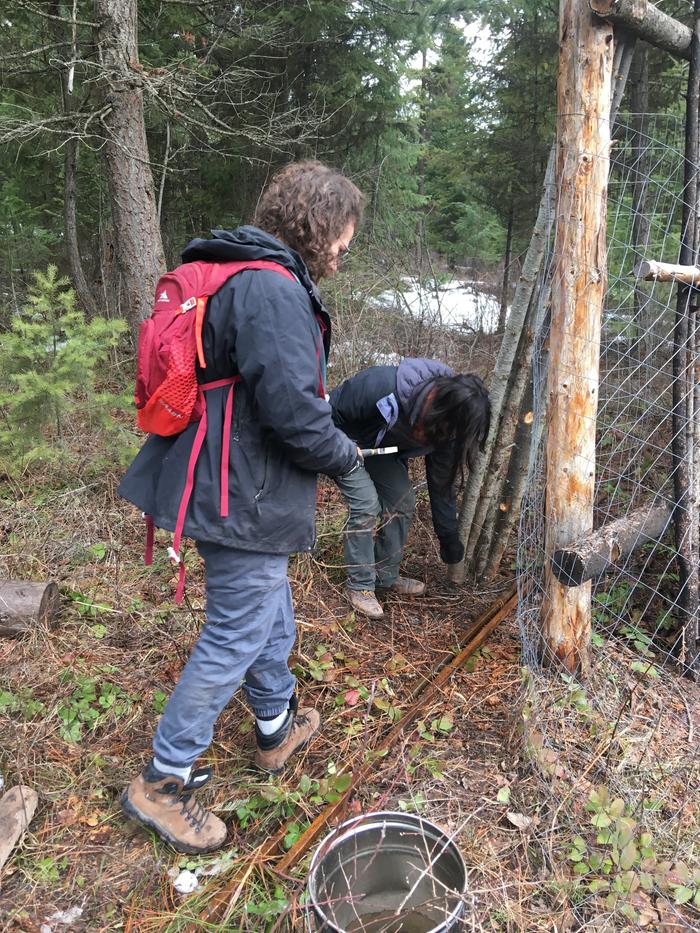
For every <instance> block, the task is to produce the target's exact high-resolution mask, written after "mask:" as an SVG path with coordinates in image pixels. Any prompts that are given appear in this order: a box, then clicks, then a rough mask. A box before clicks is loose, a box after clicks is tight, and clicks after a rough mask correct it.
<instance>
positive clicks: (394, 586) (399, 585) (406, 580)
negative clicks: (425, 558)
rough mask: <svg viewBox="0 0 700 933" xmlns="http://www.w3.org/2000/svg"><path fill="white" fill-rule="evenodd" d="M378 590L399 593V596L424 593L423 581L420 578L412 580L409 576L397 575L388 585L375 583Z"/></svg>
mask: <svg viewBox="0 0 700 933" xmlns="http://www.w3.org/2000/svg"><path fill="white" fill-rule="evenodd" d="M377 590H379V592H384V593H386V592H388V591H389V590H391V592H392V593H399V595H401V596H422V595H423V593H425V583H423V582H422V581H421V580H412V579H411V578H410V577H397V578H396V580H395V581H394V582H393V583H390V584H389V586H381V585H380V584H379V583H378V584H377Z"/></svg>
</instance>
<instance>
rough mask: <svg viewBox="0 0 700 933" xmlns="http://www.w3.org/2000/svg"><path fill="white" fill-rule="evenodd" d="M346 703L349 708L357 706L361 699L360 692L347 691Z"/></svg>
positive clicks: (345, 695)
mask: <svg viewBox="0 0 700 933" xmlns="http://www.w3.org/2000/svg"><path fill="white" fill-rule="evenodd" d="M344 698H345V703H346V705H347V706H357V704H358V702H359V699H360V691H359V690H346V691H345V694H344Z"/></svg>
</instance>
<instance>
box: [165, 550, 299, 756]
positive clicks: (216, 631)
mask: <svg viewBox="0 0 700 933" xmlns="http://www.w3.org/2000/svg"><path fill="white" fill-rule="evenodd" d="M197 547H198V549H199V553H200V554H201V555H202V557H203V558H204V569H205V574H206V590H207V620H206V623H205V624H204V626H203V628H202V631H201V633H200V636H199V640H198V641H197V643H196V644H195V646H194V648H193V649H192V653H191V654H190V657H189V660H188V662H187V664H186V665H185V667H184V670H183V671H182V674H181V675H180V680H179V681H178V683H177V686H176V687H175V690H174V691H173V694H172V696H171V697H170V699H169V700H168V703H167V705H166V707H165V710H164V712H163V715H162V717H161V719H160V722H159V723H158V728H157V730H156V734H155V737H154V739H153V751H154V753H155V756H156V758H158V760H159V761H161V762H163V763H164V764H169V765H172V766H174V767H187V766H188V765H191V764H192V763H193V762H194V761H195V759H196V758H198V757H199V756H200V755H201V754H202V752H204V751H205V750H206V749H207V748H208V747H209V745H210V744H211V740H212V736H213V732H214V723H215V722H216V720H217V719H218V717H219V715H220V713H221V711H222V710H223V708H224V707H225V706H226V704H227V703H228V702H229V700H230V699H231V697H232V696H233V694H234V693H235V692H236V690H238V688H239V687H240V686H241V685H242V686H243V690H244V692H245V694H246V697H247V699H248V702H249V704H250V706H251V707H252V708H253V711H254V712H255V713H256V714H257V715H258V716H267V717H270V716H277V715H279V714H280V713H283V712H284V711H285V710H286V709H287V707H288V706H289V699H290V697H291V696H292V694H293V693H294V685H295V683H296V679H295V677H294V675H293V674H292V673H291V671H290V670H289V666H288V663H287V662H288V659H289V654H290V652H291V650H292V646H293V645H294V638H295V634H296V633H295V626H294V610H293V608H292V596H291V592H290V589H289V581H288V580H287V564H288V557H287V556H286V555H284V554H283V555H280V554H258V553H256V552H251V551H239V550H237V549H234V548H228V547H223V546H221V545H219V544H205V543H203V542H199V543H198V544H197Z"/></svg>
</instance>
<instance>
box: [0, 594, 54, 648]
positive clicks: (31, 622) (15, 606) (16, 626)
mask: <svg viewBox="0 0 700 933" xmlns="http://www.w3.org/2000/svg"><path fill="white" fill-rule="evenodd" d="M59 604H60V597H59V593H58V587H57V586H56V584H55V583H30V582H24V581H22V580H0V635H21V634H23V633H24V632H26V631H28V630H31V629H34V628H36V626H37V625H47V626H48V627H49V628H53V627H54V626H55V625H56V616H57V614H58V609H59Z"/></svg>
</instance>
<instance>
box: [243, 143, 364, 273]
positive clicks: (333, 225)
mask: <svg viewBox="0 0 700 933" xmlns="http://www.w3.org/2000/svg"><path fill="white" fill-rule="evenodd" d="M363 205H364V195H363V194H362V192H361V191H360V190H359V189H358V188H356V187H355V185H354V184H353V183H352V182H351V181H350V179H348V178H346V177H345V176H344V175H341V174H340V173H339V172H336V171H334V170H333V169H332V168H329V167H328V166H327V165H323V163H322V162H316V161H315V160H311V159H309V160H307V161H305V162H291V163H290V164H289V165H285V166H284V168H282V169H280V170H279V171H278V172H277V173H276V174H275V176H274V177H273V179H272V181H271V182H270V184H269V185H268V187H267V188H266V189H265V191H264V192H263V194H262V197H261V198H260V202H259V204H258V207H257V210H256V212H255V223H256V224H257V225H258V227H260V228H261V229H262V230H265V231H266V232H267V233H271V234H272V236H274V237H277V239H278V240H282V242H283V243H286V244H287V246H291V248H292V249H295V250H296V251H297V252H298V253H299V254H300V255H301V258H302V259H303V260H304V262H305V263H306V265H307V267H308V270H309V272H310V273H311V277H312V279H314V280H317V279H320V278H322V277H323V276H324V275H326V274H327V273H328V271H329V270H330V269H331V268H332V265H331V263H332V257H331V255H330V251H329V248H330V245H331V244H332V243H334V242H335V241H336V240H337V239H338V238H339V237H340V236H342V234H343V231H344V230H345V229H346V228H347V226H348V224H350V223H352V224H357V223H358V222H359V220H360V218H361V216H362V208H363Z"/></svg>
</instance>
